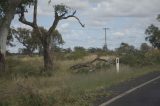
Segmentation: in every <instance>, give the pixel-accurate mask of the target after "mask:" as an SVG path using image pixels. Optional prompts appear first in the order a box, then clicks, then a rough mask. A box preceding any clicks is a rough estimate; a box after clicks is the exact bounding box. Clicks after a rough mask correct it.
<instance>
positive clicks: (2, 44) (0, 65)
mask: <svg viewBox="0 0 160 106" xmlns="http://www.w3.org/2000/svg"><path fill="white" fill-rule="evenodd" d="M15 9H16V8H9V10H8V12H7V13H6V15H5V17H4V19H3V20H2V23H1V25H0V72H4V71H5V54H6V42H7V36H8V33H9V27H10V24H11V21H12V19H13V18H14V14H15Z"/></svg>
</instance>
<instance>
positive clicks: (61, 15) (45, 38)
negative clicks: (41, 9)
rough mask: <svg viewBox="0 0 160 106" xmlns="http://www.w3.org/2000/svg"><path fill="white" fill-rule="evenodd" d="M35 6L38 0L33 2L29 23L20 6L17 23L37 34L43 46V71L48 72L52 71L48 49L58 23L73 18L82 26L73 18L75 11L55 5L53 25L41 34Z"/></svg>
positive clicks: (49, 49) (22, 7) (49, 50)
mask: <svg viewBox="0 0 160 106" xmlns="http://www.w3.org/2000/svg"><path fill="white" fill-rule="evenodd" d="M37 6H38V0H35V1H34V9H33V22H29V21H27V20H26V17H25V8H24V6H21V10H20V11H21V13H20V17H19V21H20V22H22V23H23V24H26V25H29V26H31V27H32V28H33V29H34V30H35V31H36V32H37V37H38V38H39V39H40V40H41V43H42V46H43V57H44V71H48V70H52V69H54V64H53V60H52V56H51V48H50V47H51V39H52V34H53V32H54V31H55V30H56V28H57V25H58V23H59V22H60V21H61V20H64V19H68V18H75V19H76V20H78V22H79V23H80V25H81V26H82V27H84V25H83V24H82V23H81V21H80V19H79V18H78V17H77V16H75V14H76V11H70V10H71V9H70V8H69V7H67V6H65V5H63V4H61V5H55V6H54V7H53V8H54V18H53V23H52V25H51V26H50V28H49V30H48V31H47V32H45V33H43V32H42V31H41V30H40V27H39V26H38V24H37Z"/></svg>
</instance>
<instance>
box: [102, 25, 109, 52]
mask: <svg viewBox="0 0 160 106" xmlns="http://www.w3.org/2000/svg"><path fill="white" fill-rule="evenodd" d="M103 29H104V31H105V43H104V46H103V50H104V51H107V50H108V48H107V30H109V28H103Z"/></svg>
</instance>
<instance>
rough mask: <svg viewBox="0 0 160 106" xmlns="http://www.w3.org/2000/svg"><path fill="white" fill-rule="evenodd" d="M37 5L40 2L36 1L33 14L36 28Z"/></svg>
mask: <svg viewBox="0 0 160 106" xmlns="http://www.w3.org/2000/svg"><path fill="white" fill-rule="evenodd" d="M37 4H38V1H37V0H35V4H34V13H33V24H34V25H35V26H37Z"/></svg>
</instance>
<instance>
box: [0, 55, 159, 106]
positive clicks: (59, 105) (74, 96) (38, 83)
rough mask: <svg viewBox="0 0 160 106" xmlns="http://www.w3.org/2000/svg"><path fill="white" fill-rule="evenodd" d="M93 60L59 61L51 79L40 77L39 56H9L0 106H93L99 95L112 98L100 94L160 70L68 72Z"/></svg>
mask: <svg viewBox="0 0 160 106" xmlns="http://www.w3.org/2000/svg"><path fill="white" fill-rule="evenodd" d="M92 58H93V57H89V58H88V57H87V58H85V59H83V60H81V59H79V60H76V61H74V60H70V61H68V60H65V61H56V71H55V72H53V73H51V74H50V75H49V76H48V75H41V74H40V70H41V68H42V62H41V60H42V58H40V57H34V58H30V57H21V58H19V57H8V59H7V62H8V71H7V72H6V74H5V75H3V76H1V77H0V106H90V105H91V106H92V102H93V101H94V100H95V99H96V97H97V96H106V95H110V94H109V93H108V92H106V91H104V92H98V91H101V90H102V89H105V88H109V87H111V86H113V85H116V84H118V83H120V82H123V81H126V80H129V79H131V78H135V77H138V76H141V75H144V74H147V73H149V72H153V71H158V69H160V66H158V65H154V66H145V67H136V68H135V67H129V66H125V65H121V67H120V73H116V70H115V67H111V68H108V69H101V70H97V71H96V72H91V73H72V72H71V70H69V67H70V66H71V65H73V64H76V63H80V62H84V61H88V60H92Z"/></svg>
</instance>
